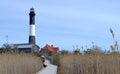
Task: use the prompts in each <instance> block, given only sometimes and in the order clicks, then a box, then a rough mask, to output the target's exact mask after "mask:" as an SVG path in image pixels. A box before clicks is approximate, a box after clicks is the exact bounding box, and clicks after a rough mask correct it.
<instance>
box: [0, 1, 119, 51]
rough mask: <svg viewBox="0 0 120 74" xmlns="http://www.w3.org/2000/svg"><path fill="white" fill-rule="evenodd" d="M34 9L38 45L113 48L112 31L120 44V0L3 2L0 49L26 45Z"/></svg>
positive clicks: (1, 6)
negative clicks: (9, 45) (7, 45)
mask: <svg viewBox="0 0 120 74" xmlns="http://www.w3.org/2000/svg"><path fill="white" fill-rule="evenodd" d="M32 7H33V8H34V9H35V13H36V16H35V19H36V20H35V24H36V43H37V44H38V45H39V46H40V47H41V48H42V47H44V46H45V45H46V44H49V45H53V46H56V47H59V48H60V50H63V49H64V50H74V48H73V46H78V47H79V48H81V47H82V46H83V47H86V46H87V47H91V46H92V42H94V44H95V45H98V46H99V47H101V49H103V50H104V49H107V50H108V49H110V45H111V44H113V43H114V40H113V38H112V35H111V33H110V31H109V29H110V28H112V30H113V31H114V33H115V39H116V40H118V43H119V44H120V29H119V28H120V1H119V0H23V1H22V0H3V1H1V2H0V46H2V45H3V44H5V43H7V37H6V36H8V43H10V44H15V43H27V42H28V38H29V12H30V8H32Z"/></svg>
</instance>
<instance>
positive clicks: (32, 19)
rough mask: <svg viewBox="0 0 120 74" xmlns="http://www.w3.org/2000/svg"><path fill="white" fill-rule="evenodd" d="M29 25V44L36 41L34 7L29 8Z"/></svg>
mask: <svg viewBox="0 0 120 74" xmlns="http://www.w3.org/2000/svg"><path fill="white" fill-rule="evenodd" d="M29 25H30V29H29V32H30V33H29V44H35V43H36V41H35V11H34V8H31V9H30V13H29Z"/></svg>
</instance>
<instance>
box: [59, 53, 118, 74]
mask: <svg viewBox="0 0 120 74" xmlns="http://www.w3.org/2000/svg"><path fill="white" fill-rule="evenodd" d="M119 69H120V54H95V55H90V54H89V55H88V54H84V55H75V54H67V55H61V56H60V62H59V68H58V74H120V70H119Z"/></svg>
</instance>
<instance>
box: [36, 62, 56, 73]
mask: <svg viewBox="0 0 120 74" xmlns="http://www.w3.org/2000/svg"><path fill="white" fill-rule="evenodd" d="M45 65H47V67H45V68H44V69H43V70H41V71H39V72H38V73H36V74H57V66H55V65H52V64H50V61H48V60H45Z"/></svg>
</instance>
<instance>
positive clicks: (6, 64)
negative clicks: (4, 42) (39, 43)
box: [0, 53, 43, 74]
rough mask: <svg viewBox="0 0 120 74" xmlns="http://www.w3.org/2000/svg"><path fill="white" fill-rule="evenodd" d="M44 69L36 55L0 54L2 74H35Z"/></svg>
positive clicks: (0, 73)
mask: <svg viewBox="0 0 120 74" xmlns="http://www.w3.org/2000/svg"><path fill="white" fill-rule="evenodd" d="M42 68H43V65H42V61H41V59H40V57H38V56H35V55H34V54H8V53H5V54H0V74H35V73H36V72H38V71H39V70H41V69H42Z"/></svg>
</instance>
